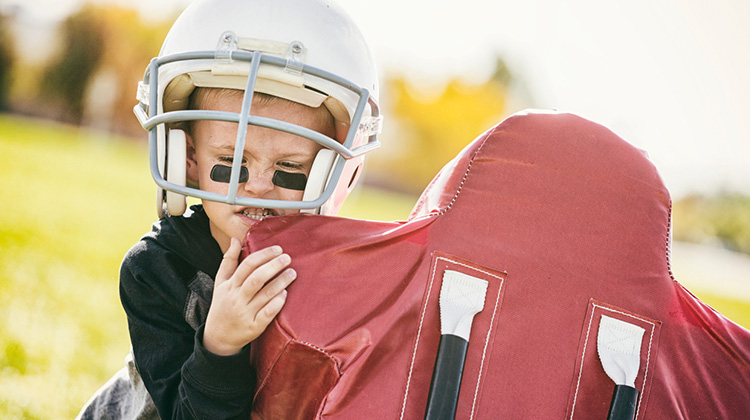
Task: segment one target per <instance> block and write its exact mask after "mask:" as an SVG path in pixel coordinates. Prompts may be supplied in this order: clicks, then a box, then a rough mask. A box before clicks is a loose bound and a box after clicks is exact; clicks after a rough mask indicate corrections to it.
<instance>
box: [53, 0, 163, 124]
mask: <svg viewBox="0 0 750 420" xmlns="http://www.w3.org/2000/svg"><path fill="white" fill-rule="evenodd" d="M172 18H173V16H165V19H164V21H163V22H164V23H146V22H144V21H143V20H142V19H141V17H140V16H139V15H138V13H137V12H136V11H135V10H132V9H129V8H123V7H120V6H116V5H110V4H105V5H93V4H85V5H84V6H82V7H81V9H80V10H78V11H77V12H75V13H74V14H72V15H70V16H69V17H68V18H67V19H65V21H64V22H63V23H62V25H61V28H60V38H61V47H60V49H59V51H58V53H57V55H56V56H55V57H54V58H53V60H52V61H51V63H50V64H49V65H48V66H47V67H46V68H45V70H44V72H43V76H42V81H41V83H40V85H41V87H42V89H41V91H40V100H41V101H42V102H43V106H42V108H44V109H45V110H46V112H47V113H49V114H52V115H53V116H54V117H56V118H58V119H60V120H62V121H65V122H70V123H74V124H84V125H89V126H95V127H97V128H102V129H105V130H107V131H114V132H118V133H122V134H131V135H140V134H142V130H141V129H140V125H139V124H138V122H137V120H136V119H135V117H134V116H133V106H134V105H135V104H136V99H135V94H136V89H137V86H138V81H139V80H141V79H142V78H143V71H144V69H145V68H146V66H147V65H148V62H149V60H150V59H151V58H152V57H154V56H156V55H157V53H158V51H159V47H160V45H161V41H162V40H163V39H164V36H165V35H166V33H167V31H168V29H169V22H171V20H173V19H172Z"/></svg>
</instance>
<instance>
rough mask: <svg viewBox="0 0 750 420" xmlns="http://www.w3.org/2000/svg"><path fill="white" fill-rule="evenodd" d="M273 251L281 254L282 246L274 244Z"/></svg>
mask: <svg viewBox="0 0 750 420" xmlns="http://www.w3.org/2000/svg"><path fill="white" fill-rule="evenodd" d="M271 251H273V252H275V253H277V254H281V247H280V246H278V245H274V246H272V247H271Z"/></svg>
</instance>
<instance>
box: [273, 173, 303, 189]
mask: <svg viewBox="0 0 750 420" xmlns="http://www.w3.org/2000/svg"><path fill="white" fill-rule="evenodd" d="M273 184H274V185H276V186H277V187H281V188H286V189H288V190H297V191H304V190H305V186H306V185H307V176H306V175H305V174H300V173H294V172H284V171H279V170H277V171H276V172H274V173H273Z"/></svg>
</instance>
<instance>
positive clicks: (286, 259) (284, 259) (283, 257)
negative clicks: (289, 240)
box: [279, 254, 292, 264]
mask: <svg viewBox="0 0 750 420" xmlns="http://www.w3.org/2000/svg"><path fill="white" fill-rule="evenodd" d="M279 260H280V261H281V262H282V263H284V264H287V263H289V262H290V261H292V257H290V256H289V254H281V256H280V257H279Z"/></svg>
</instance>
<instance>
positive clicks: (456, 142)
mask: <svg viewBox="0 0 750 420" xmlns="http://www.w3.org/2000/svg"><path fill="white" fill-rule="evenodd" d="M174 17H175V16H172V17H165V18H164V20H162V21H159V22H154V21H145V20H144V19H143V18H142V17H141V16H140V15H139V14H138V13H136V12H134V11H132V10H129V9H126V8H122V7H118V6H113V5H93V4H88V5H85V6H83V7H82V8H80V9H79V10H77V11H76V12H75V13H73V14H71V15H70V16H69V17H67V19H65V20H64V21H63V22H61V23H60V25H59V26H58V28H57V29H56V32H55V33H54V35H53V36H51V37H49V39H48V41H47V42H48V44H51V45H49V47H50V48H49V54H48V55H46V56H44V57H40V56H38V55H36V54H29V51H24V45H25V43H24V42H23V41H24V40H23V39H18V38H16V37H17V36H18V35H17V34H18V33H21V32H20V31H18V25H20V23H19V22H18V21H17V20H16V19H15V16H14V15H13V13H12V11H11V13H9V14H6V15H0V111H4V113H3V114H0V167H1V168H2V169H0V181H1V182H0V189H1V190H0V191H2V196H3V197H5V199H6V202H5V208H4V214H3V217H2V218H1V219H0V418H3V419H49V418H72V417H74V416H75V414H76V413H77V411H78V409H79V408H80V407H81V406H82V405H83V403H84V402H85V401H86V400H87V399H88V397H90V396H91V394H92V393H93V392H94V391H95V390H96V389H97V388H98V387H99V386H100V385H102V384H103V383H104V381H105V380H106V379H107V378H108V377H109V376H110V375H111V374H113V373H114V372H115V371H116V370H117V369H119V368H120V367H121V366H122V362H123V357H124V355H125V354H126V353H127V351H128V347H129V340H128V336H127V327H126V322H125V317H124V314H123V312H122V309H121V308H120V305H119V297H118V292H117V291H118V288H117V283H118V267H119V262H120V259H121V258H122V256H123V255H124V253H125V252H126V251H127V249H128V248H129V247H130V246H131V245H132V244H133V243H135V242H136V241H137V240H138V238H139V237H140V236H141V235H142V234H143V233H145V231H146V230H147V229H148V226H149V225H150V223H151V222H153V221H154V219H155V212H154V200H152V199H151V197H153V194H154V190H155V189H154V186H153V182H152V181H151V179H150V175H149V174H148V168H147V159H146V155H147V152H146V148H145V139H146V136H145V134H144V132H143V131H142V129H141V127H140V125H139V124H138V123H137V121H136V119H135V117H134V116H133V114H132V108H133V106H134V105H135V103H136V100H135V93H136V86H137V83H138V81H139V80H141V79H142V77H143V71H144V69H145V67H146V65H147V63H148V61H149V60H150V59H151V58H152V57H154V56H156V55H157V54H158V51H159V47H160V45H161V40H163V38H164V36H165V35H166V33H167V31H168V28H169V26H170V24H171V22H172V21H173V18H174ZM382 76H383V78H382V82H383V87H382V95H381V98H382V101H381V102H382V103H383V104H382V106H383V108H384V109H385V110H387V112H388V113H387V115H386V118H387V125H386V127H385V130H386V131H385V132H384V134H383V139H384V140H385V141H384V145H383V150H382V151H380V152H379V153H375V154H373V156H372V158H371V159H370V162H369V163H368V170H367V173H366V174H365V178H364V179H363V184H364V188H361V189H360V190H357V191H356V192H355V194H353V196H352V198H350V200H349V201H347V204H346V206H345V207H344V209H343V211H342V215H343V216H349V217H359V218H366V219H376V220H399V219H405V218H406V217H407V216H408V214H409V211H410V209H411V206H412V205H413V203H414V201H415V200H416V197H417V195H418V194H419V193H420V192H421V191H422V190H423V189H424V188H425V186H426V185H427V184H428V182H429V181H430V180H431V179H432V177H433V176H434V175H435V174H436V173H437V172H438V171H439V170H440V168H441V167H442V166H443V165H444V164H445V163H447V162H448V161H449V160H450V159H452V158H453V157H454V156H455V155H456V154H457V153H458V152H459V151H460V150H461V149H462V148H463V147H464V146H465V145H466V144H467V143H468V142H469V141H470V140H472V139H473V138H475V137H476V136H478V135H479V134H481V133H482V132H483V131H485V130H486V129H488V128H490V127H491V126H492V125H494V124H495V123H497V122H499V121H500V120H502V119H503V118H504V117H505V116H507V115H509V114H510V113H512V112H515V111H518V110H520V109H522V108H525V107H530V106H533V101H531V100H530V99H529V98H524V97H521V98H519V97H518V96H515V95H516V94H514V93H513V92H516V91H517V89H514V87H518V86H519V85H522V84H523V77H522V75H520V74H517V73H514V71H513V69H509V68H508V67H507V66H506V64H505V62H504V61H503V60H502V58H501V57H499V56H498V57H497V59H496V64H495V70H494V72H491V74H490V76H489V77H488V78H486V80H483V81H479V82H476V81H475V82H467V81H465V80H459V79H455V80H450V81H448V82H447V83H446V84H445V85H444V86H441V87H439V88H433V89H425V88H424V87H420V86H415V85H414V84H413V83H410V81H409V80H408V79H407V78H406V77H403V76H400V75H398V74H386V75H382ZM9 198H11V199H9ZM674 220H675V223H674V226H675V231H674V239H675V240H676V241H684V242H693V243H701V244H708V245H713V246H718V247H722V248H725V249H728V250H732V251H736V252H738V253H744V254H750V197H748V196H747V195H742V194H739V193H736V192H717V193H716V194H713V195H688V196H685V197H682V198H679V199H677V200H676V202H675V203H674ZM699 296H701V297H702V298H704V297H703V296H702V295H699ZM707 299H710V295H706V298H704V300H706V301H707V302H708V303H709V304H714V305H716V307H719V306H721V310H722V312H724V313H725V314H727V315H728V316H730V317H731V318H732V319H734V320H736V321H737V322H739V323H741V324H742V325H745V326H746V327H747V326H749V325H750V313H748V306H747V305H748V304H747V302H738V301H736V300H732V299H727V298H726V296H723V297H717V298H716V299H715V300H713V301H711V300H707Z"/></svg>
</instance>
